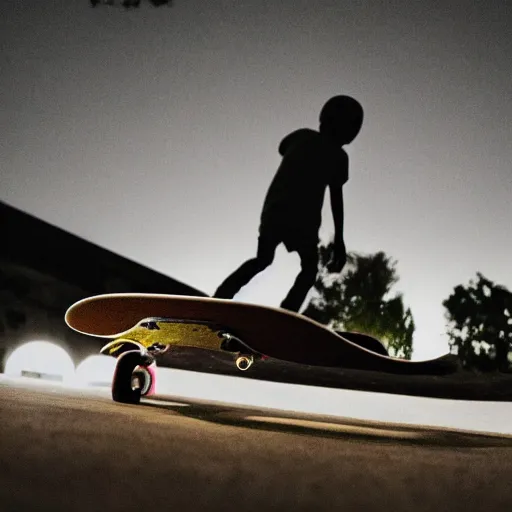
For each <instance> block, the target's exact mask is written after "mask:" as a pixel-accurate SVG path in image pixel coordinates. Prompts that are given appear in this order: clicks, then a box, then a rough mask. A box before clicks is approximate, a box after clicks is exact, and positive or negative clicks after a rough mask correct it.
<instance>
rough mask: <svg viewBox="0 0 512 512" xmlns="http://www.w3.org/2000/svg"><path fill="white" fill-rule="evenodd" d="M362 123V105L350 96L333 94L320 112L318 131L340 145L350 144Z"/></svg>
mask: <svg viewBox="0 0 512 512" xmlns="http://www.w3.org/2000/svg"><path fill="white" fill-rule="evenodd" d="M362 124H363V107H362V106H361V104H360V103H359V102H358V101H356V100H355V99H354V98H351V97H350V96H334V97H332V98H331V99H330V100H328V101H327V103H326V104H325V105H324V106H323V107H322V110H321V112H320V133H322V134H325V135H328V136H329V137H331V138H333V139H334V140H335V141H336V142H337V143H339V144H340V145H342V146H343V145H344V144H350V143H351V142H352V141H353V140H354V139H355V138H356V136H357V134H358V133H359V130H360V129H361V126H362Z"/></svg>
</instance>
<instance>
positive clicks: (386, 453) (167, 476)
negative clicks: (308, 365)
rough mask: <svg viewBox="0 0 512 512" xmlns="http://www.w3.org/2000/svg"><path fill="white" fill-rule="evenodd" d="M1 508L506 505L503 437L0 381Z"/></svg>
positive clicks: (508, 446) (510, 444) (510, 441)
mask: <svg viewBox="0 0 512 512" xmlns="http://www.w3.org/2000/svg"><path fill="white" fill-rule="evenodd" d="M0 455H1V459H0V460H1V464H2V470H1V471H0V510H1V511H6V512H7V511H43V510H52V511H60V510H62V511H64V510H65V511H95V510H98V511H100V510H101V511H117V510H123V511H126V510H142V509H144V510H146V509H148V510H150V509H153V508H154V507H158V508H159V509H162V510H176V511H179V510H201V511H210V510H223V511H230V510H233V511H235V510H236V511H244V512H248V511H263V510H283V511H284V510H286V511H288V510H293V511H303V510H304V511H317V510H364V511H373V510H375V511H377V510H378V511H379V512H382V511H385V510H393V511H395V512H396V511H402V510H403V511H408V512H410V511H411V510H414V511H415V512H416V511H427V510H428V511H432V510H435V511H436V512H440V511H444V510H446V511H451V512H453V511H459V510H460V511H464V512H469V511H473V510H474V511H479V512H480V511H482V510H486V511H494V510H496V511H505V510H510V509H511V507H512V486H510V481H511V477H512V437H511V436H500V435H486V434H482V433H471V432H463V431H455V430H449V429H428V428H422V427H407V426H397V425H391V424H384V423H376V422H368V421H367V422H357V421H354V420H344V419H340V418H332V417H320V416H314V415H301V414H292V413H284V412H280V411H271V410H262V409H250V408H243V407H234V406H230V405H228V404H219V403H211V402H209V403H208V402H200V401H191V400H189V401H183V400H178V399H174V400H172V399H168V400H157V399H153V400H147V401H145V403H143V404H141V405H139V406H133V405H124V404H117V403H114V402H112V401H111V400H110V397H109V393H108V391H105V390H103V391H101V390H91V391H86V390H67V389H64V388H61V387H59V386H57V385H53V386H52V385H35V384H34V383H30V384H27V383H26V382H21V381H11V380H8V379H0Z"/></svg>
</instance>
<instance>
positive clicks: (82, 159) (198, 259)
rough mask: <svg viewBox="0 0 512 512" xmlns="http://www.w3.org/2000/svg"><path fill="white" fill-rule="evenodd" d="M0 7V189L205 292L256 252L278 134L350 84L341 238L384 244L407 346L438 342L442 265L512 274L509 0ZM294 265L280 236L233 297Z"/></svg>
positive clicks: (449, 269)
mask: <svg viewBox="0 0 512 512" xmlns="http://www.w3.org/2000/svg"><path fill="white" fill-rule="evenodd" d="M2 7H3V8H2V18H1V19H0V38H1V39H0V41H1V43H2V52H1V55H0V58H1V60H0V95H1V96H0V98H1V109H0V129H1V134H2V136H1V137H0V199H1V200H4V201H6V202H8V203H9V204H12V205H13V206H16V207H19V208H21V209H23V210H26V211H28V212H30V213H32V214H35V215H37V216H39V217H41V218H43V219H44V220H47V221H49V222H51V223H53V224H56V225H58V226H60V227H62V228H64V229H67V230H69V231H71V232H74V233H76V234H78V235H80V236H83V237H85V238H87V239H89V240H92V241H94V242H95V243H98V244H100V245H102V246H104V247H107V248H109V249H111V250H114V251H116V252H118V253H120V254H122V255H125V256H127V257H129V258H131V259H134V260H136V261H139V262H141V263H143V264H145V265H148V266H149V267H152V268H154V269H157V270H159V271H162V272H164V273H166V274H169V275H171V276H173V277H175V278H177V279H180V280H182V281H184V282H186V283H188V284H190V285H192V286H196V287H198V288H200V289H202V290H204V291H205V292H207V293H213V291H214V290H215V288H216V287H217V285H218V284H219V283H220V281H222V279H223V278H224V277H225V276H226V275H227V274H228V273H230V272H231V271H232V270H234V268H235V267H236V266H238V265H239V264H240V263H241V262H242V261H243V260H245V259H247V258H249V257H251V256H253V254H254V252H255V249H256V239H257V229H258V221H259V214H260V208H261V205H262V201H263V198H264V195H265V192H266V190H267V187H268V185H269V183H270V181H271V179H272V177H273V174H274V172H275V170H276V168H277V165H278V163H279V155H278V153H277V147H278V144H279V142H280V140H281V139H282V138H283V136H285V135H286V134H287V133H289V132H290V131H292V130H294V129H296V128H300V127H306V126H307V127H312V128H315V127H317V119H318V113H319V110H320V108H321V106H322V104H323V103H324V101H325V100H326V99H327V98H329V97H330V96H332V95H334V94H339V93H342V94H350V95H353V96H354V97H356V98H357V99H358V100H359V101H360V102H361V103H362V104H363V106H364V108H365V115H366V117H365V124H364V126H363V129H362V131H361V133H360V135H359V137H358V138H357V139H356V140H355V141H354V143H353V144H352V145H351V146H349V147H348V148H347V150H348V153H349V155H350V180H349V182H348V183H347V185H346V186H345V189H344V190H345V192H344V196H345V219H346V220H345V240H346V245H347V248H348V250H351V251H361V252H376V251H379V250H384V251H385V252H386V253H387V254H389V255H390V256H392V257H393V258H395V259H396V260H398V264H397V271H398V274H399V275H400V282H399V284H398V286H397V290H399V291H402V292H403V293H404V301H405V303H406V305H408V306H410V307H411V308H412V311H413V315H414V318H415V321H416V324H417V331H416V335H415V344H414V355H413V357H414V358H415V359H421V358H426V357H432V356H436V355H439V354H441V353H443V352H445V351H446V350H447V341H446V338H445V337H444V336H443V332H444V330H445V320H444V317H443V308H442V306H441V302H442V300H444V299H445V298H447V297H448V295H449V294H450V293H451V291H452V289H453V287H454V286H455V285H457V284H460V283H467V282H468V281H469V279H471V278H473V277H474V276H475V274H476V272H477V271H480V272H482V273H483V274H484V275H485V276H486V277H488V278H489V279H491V280H494V281H497V282H498V283H500V284H504V285H505V286H507V287H509V288H511V289H512V274H511V272H510V269H511V265H510V253H511V252H512V236H511V235H512V232H511V231H512V228H511V214H510V209H511V208H510V205H511V204H512V202H511V195H512V170H511V166H510V162H511V156H512V146H511V144H510V142H511V133H512V131H511V128H512V127H511V124H512V103H511V102H510V97H511V94H512V91H511V86H510V72H511V69H510V68H511V66H510V55H511V53H512V36H511V34H512V30H511V21H512V14H511V12H512V9H510V7H509V8H507V6H506V2H503V1H501V2H498V1H495V0H490V1H488V2H485V3H483V2H470V1H463V0H454V1H449V0H448V1H446V0H442V1H441V0H438V1H433V0H429V1H426V0H422V1H415V0H397V1H395V2H370V1H358V2H340V1H339V0H336V1H335V0H316V1H315V2H311V1H304V0H293V1H284V0H283V1H279V0H267V1H257V0H251V1H249V0H245V1H244V0H232V1H211V0H202V1H200V0H188V1H187V0H175V6H174V7H173V8H166V7H161V8H158V9H155V8H152V7H151V6H149V5H145V4H144V5H143V6H142V7H141V8H140V9H139V10H137V11H133V12H124V11H123V10H122V9H111V8H108V7H103V8H97V9H91V8H89V3H88V0H53V1H41V0H23V1H17V0H4V2H3V5H2ZM329 214H330V212H329V207H328V202H326V205H325V209H324V225H323V227H322V236H323V237H324V238H327V237H328V236H329V235H330V234H331V233H332V220H331V219H330V217H329ZM298 270H299V261H298V257H297V256H296V255H295V254H291V255H290V254H288V253H286V251H285V250H284V249H280V250H279V251H278V253H277V257H276V261H275V265H274V266H273V267H272V268H271V269H269V270H268V271H267V272H266V273H265V274H263V275H262V276H260V277H259V278H257V279H256V280H255V281H254V282H253V284H252V285H251V286H250V287H247V288H246V289H244V290H243V292H242V293H241V294H240V295H239V296H238V298H240V299H243V300H248V301H252V302H262V303H265V304H269V305H278V304H279V303H280V301H281V299H282V298H283V297H284V295H285V293H286V291H287V290H288V288H289V287H290V286H291V284H292V282H293V279H294V277H295V275H296V274H297V272H298Z"/></svg>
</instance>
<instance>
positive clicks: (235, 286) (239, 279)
mask: <svg viewBox="0 0 512 512" xmlns="http://www.w3.org/2000/svg"><path fill="white" fill-rule="evenodd" d="M279 243H280V242H279V241H278V240H277V239H276V238H273V237H268V236H261V235H260V237H259V239H258V251H257V254H256V258H252V259H250V260H248V261H246V262H245V263H243V264H242V265H241V266H240V267H239V268H238V269H237V270H235V271H234V272H233V273H232V274H231V275H230V276H228V277H227V278H226V279H225V280H224V282H223V283H222V284H221V285H220V286H219V287H218V288H217V291H216V292H215V294H214V296H213V297H215V298H217V299H232V298H233V297H234V296H235V295H236V294H237V293H238V292H239V291H240V289H241V288H242V287H243V286H245V285H246V284H247V283H248V282H249V281H250V280H251V279H252V278H253V277H254V276H255V275H256V274H259V273H260V272H261V271H263V270H265V269H266V268H267V267H268V266H269V265H270V264H271V263H272V261H273V260H274V254H275V252H276V248H277V246H278V245H279Z"/></svg>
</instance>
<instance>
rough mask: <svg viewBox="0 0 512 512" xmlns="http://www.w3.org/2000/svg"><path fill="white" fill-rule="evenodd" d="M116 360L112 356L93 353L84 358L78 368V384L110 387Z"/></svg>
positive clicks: (76, 377) (76, 376)
mask: <svg viewBox="0 0 512 512" xmlns="http://www.w3.org/2000/svg"><path fill="white" fill-rule="evenodd" d="M115 367H116V360H115V358H113V357H110V356H102V355H93V356H89V357H87V358H86V359H84V360H83V361H82V362H81V363H80V364H79V365H78V366H77V368H76V375H75V379H76V381H75V382H76V384H77V385H78V386H98V387H110V385H111V384H112V376H113V375H114V370H115Z"/></svg>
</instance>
